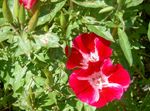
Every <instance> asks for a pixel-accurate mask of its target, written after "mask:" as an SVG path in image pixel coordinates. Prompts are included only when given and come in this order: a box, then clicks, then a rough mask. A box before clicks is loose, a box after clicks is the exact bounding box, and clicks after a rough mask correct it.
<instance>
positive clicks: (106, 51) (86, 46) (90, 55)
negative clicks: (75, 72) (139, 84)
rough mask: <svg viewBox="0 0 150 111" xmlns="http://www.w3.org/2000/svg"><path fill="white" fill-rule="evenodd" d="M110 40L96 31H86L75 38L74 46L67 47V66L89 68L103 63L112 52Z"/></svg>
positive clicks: (70, 67) (69, 67)
mask: <svg viewBox="0 0 150 111" xmlns="http://www.w3.org/2000/svg"><path fill="white" fill-rule="evenodd" d="M109 46H110V42H109V41H107V40H105V39H103V38H102V37H100V36H98V35H96V34H94V33H89V34H88V33H84V34H81V35H79V36H77V37H76V38H75V39H74V40H73V45H72V48H71V49H70V53H69V48H68V47H67V48H66V55H67V56H68V61H67V65H66V66H67V68H68V69H73V68H82V69H87V68H88V67H89V66H95V65H96V64H97V65H98V64H101V62H103V61H104V59H107V58H109V57H110V56H111V54H112V49H111V48H110V47H109Z"/></svg>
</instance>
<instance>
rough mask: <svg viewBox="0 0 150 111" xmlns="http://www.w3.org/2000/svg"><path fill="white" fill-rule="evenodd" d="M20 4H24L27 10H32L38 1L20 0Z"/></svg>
mask: <svg viewBox="0 0 150 111" xmlns="http://www.w3.org/2000/svg"><path fill="white" fill-rule="evenodd" d="M19 2H20V4H23V5H24V7H25V8H26V9H32V7H33V6H34V5H35V4H36V2H37V0H19Z"/></svg>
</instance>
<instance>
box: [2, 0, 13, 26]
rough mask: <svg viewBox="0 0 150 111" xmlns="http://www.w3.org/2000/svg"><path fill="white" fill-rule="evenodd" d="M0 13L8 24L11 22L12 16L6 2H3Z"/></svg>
mask: <svg viewBox="0 0 150 111" xmlns="http://www.w3.org/2000/svg"><path fill="white" fill-rule="evenodd" d="M2 11H3V16H4V18H5V19H6V20H7V21H8V22H9V23H12V22H13V16H12V13H11V11H10V8H9V6H8V0H3V5H2Z"/></svg>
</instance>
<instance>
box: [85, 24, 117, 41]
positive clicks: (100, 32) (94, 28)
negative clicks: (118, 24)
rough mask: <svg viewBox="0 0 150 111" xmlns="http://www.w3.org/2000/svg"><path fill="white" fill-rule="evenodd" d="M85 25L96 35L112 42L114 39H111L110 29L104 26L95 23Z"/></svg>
mask: <svg viewBox="0 0 150 111" xmlns="http://www.w3.org/2000/svg"><path fill="white" fill-rule="evenodd" d="M87 27H88V29H89V30H90V31H91V32H94V33H96V34H97V35H99V36H101V37H103V38H105V39H107V40H110V41H112V42H114V39H113V37H112V35H111V34H110V31H109V30H106V28H105V27H102V26H95V25H87Z"/></svg>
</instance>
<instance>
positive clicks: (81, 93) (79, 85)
mask: <svg viewBox="0 0 150 111" xmlns="http://www.w3.org/2000/svg"><path fill="white" fill-rule="evenodd" d="M69 85H70V87H71V88H72V90H73V91H74V93H75V94H76V96H77V97H78V98H79V99H80V100H81V101H82V102H86V103H88V104H91V103H93V102H95V101H97V100H98V98H99V93H98V91H96V90H95V89H93V88H92V86H91V85H90V84H89V82H88V81H87V80H78V79H77V74H76V73H73V74H71V75H70V78H69Z"/></svg>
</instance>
